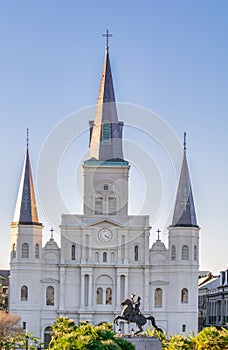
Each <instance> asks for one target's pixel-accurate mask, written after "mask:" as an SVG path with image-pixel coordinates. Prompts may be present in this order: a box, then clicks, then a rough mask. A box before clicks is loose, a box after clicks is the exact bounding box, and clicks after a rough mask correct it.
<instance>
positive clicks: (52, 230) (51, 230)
mask: <svg viewBox="0 0 228 350" xmlns="http://www.w3.org/2000/svg"><path fill="white" fill-rule="evenodd" d="M50 232H51V239H53V232H54V229H53V228H51V229H50Z"/></svg>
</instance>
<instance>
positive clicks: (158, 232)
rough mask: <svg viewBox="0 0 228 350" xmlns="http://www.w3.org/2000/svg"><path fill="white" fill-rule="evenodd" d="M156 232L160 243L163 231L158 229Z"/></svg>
mask: <svg viewBox="0 0 228 350" xmlns="http://www.w3.org/2000/svg"><path fill="white" fill-rule="evenodd" d="M156 232H157V234H158V241H160V233H161V231H160V230H159V229H158V230H157V231H156Z"/></svg>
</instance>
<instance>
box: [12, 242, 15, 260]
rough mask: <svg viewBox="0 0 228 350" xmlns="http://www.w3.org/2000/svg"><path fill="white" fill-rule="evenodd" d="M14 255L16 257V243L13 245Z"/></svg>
mask: <svg viewBox="0 0 228 350" xmlns="http://www.w3.org/2000/svg"><path fill="white" fill-rule="evenodd" d="M12 257H13V258H16V244H15V243H14V244H13V247H12Z"/></svg>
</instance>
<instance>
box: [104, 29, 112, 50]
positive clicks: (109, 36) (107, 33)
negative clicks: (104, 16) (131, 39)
mask: <svg viewBox="0 0 228 350" xmlns="http://www.w3.org/2000/svg"><path fill="white" fill-rule="evenodd" d="M102 36H105V37H106V49H108V38H111V37H112V36H113V35H112V34H109V32H108V29H107V30H106V33H105V34H102Z"/></svg>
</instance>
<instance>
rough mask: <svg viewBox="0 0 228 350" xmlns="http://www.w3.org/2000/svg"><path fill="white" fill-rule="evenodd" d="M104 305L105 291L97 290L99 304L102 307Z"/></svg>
mask: <svg viewBox="0 0 228 350" xmlns="http://www.w3.org/2000/svg"><path fill="white" fill-rule="evenodd" d="M102 303H103V289H102V288H97V304H98V305H102Z"/></svg>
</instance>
